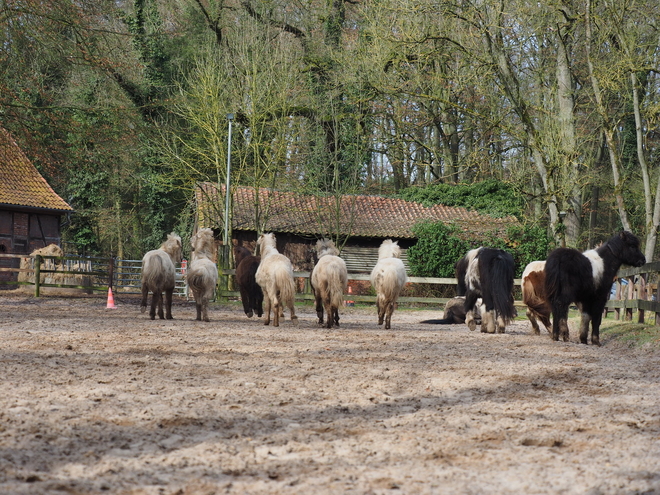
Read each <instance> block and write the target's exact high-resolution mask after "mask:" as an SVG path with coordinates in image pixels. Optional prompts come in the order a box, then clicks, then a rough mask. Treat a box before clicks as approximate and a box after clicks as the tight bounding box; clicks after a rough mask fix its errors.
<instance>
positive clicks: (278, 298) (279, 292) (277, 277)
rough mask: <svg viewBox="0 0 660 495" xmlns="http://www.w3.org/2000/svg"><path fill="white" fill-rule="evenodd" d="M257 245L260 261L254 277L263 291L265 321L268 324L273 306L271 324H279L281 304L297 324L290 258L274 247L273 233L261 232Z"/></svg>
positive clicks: (294, 288) (294, 289) (294, 287)
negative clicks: (286, 308) (287, 309)
mask: <svg viewBox="0 0 660 495" xmlns="http://www.w3.org/2000/svg"><path fill="white" fill-rule="evenodd" d="M257 247H258V248H259V250H260V253H261V263H259V268H257V273H256V274H255V279H256V281H257V283H258V284H259V286H260V287H261V290H262V291H263V293H264V305H265V308H264V312H265V313H266V321H265V322H264V325H269V324H270V309H271V306H272V308H273V326H276V327H277V326H279V325H280V312H281V310H282V307H283V306H287V307H288V308H289V310H290V311H291V321H292V322H293V324H294V325H297V324H298V317H297V316H296V313H295V310H294V308H293V300H294V297H295V294H296V286H295V283H294V281H293V266H292V265H291V260H289V258H287V257H286V256H284V255H283V254H280V253H279V252H278V251H277V248H276V247H275V235H274V234H272V233H268V234H261V235H260V236H259V239H257Z"/></svg>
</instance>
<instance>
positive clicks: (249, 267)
mask: <svg viewBox="0 0 660 495" xmlns="http://www.w3.org/2000/svg"><path fill="white" fill-rule="evenodd" d="M234 261H235V266H236V283H237V284H238V288H239V290H240V292H241V301H242V302H243V310H244V311H245V314H246V315H247V317H248V318H252V316H253V315H254V313H257V316H258V317H259V318H261V315H262V314H263V312H264V310H263V301H264V293H263V291H262V290H261V287H259V284H258V283H257V281H256V280H255V274H256V273H257V268H259V263H260V261H261V257H259V256H254V255H253V254H252V252H251V251H250V250H249V249H248V248H246V247H243V246H234Z"/></svg>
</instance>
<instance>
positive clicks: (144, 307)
mask: <svg viewBox="0 0 660 495" xmlns="http://www.w3.org/2000/svg"><path fill="white" fill-rule="evenodd" d="M148 297H149V287H147V285H146V284H142V303H141V304H140V313H144V312H145V311H146V310H147V298H148Z"/></svg>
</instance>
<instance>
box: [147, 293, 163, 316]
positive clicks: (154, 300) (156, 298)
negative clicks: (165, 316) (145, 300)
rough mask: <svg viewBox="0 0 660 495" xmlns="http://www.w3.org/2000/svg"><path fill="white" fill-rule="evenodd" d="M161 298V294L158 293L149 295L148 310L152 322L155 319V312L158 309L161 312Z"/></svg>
mask: <svg viewBox="0 0 660 495" xmlns="http://www.w3.org/2000/svg"><path fill="white" fill-rule="evenodd" d="M162 298H163V296H162V294H161V293H160V292H158V291H156V292H152V294H151V308H150V309H149V318H151V319H152V320H155V319H156V312H157V310H158V309H160V311H161V312H162V310H163V302H162Z"/></svg>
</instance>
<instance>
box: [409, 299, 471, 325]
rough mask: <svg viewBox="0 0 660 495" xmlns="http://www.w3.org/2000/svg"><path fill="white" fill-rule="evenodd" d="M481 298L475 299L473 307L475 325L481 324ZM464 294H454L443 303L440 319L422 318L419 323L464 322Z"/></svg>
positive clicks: (450, 323)
mask: <svg viewBox="0 0 660 495" xmlns="http://www.w3.org/2000/svg"><path fill="white" fill-rule="evenodd" d="M481 306H482V301H481V298H479V299H477V303H476V304H475V307H474V319H475V322H476V324H477V325H480V324H481ZM465 316H466V314H465V296H456V297H453V298H451V299H450V300H449V301H447V303H446V304H445V312H444V314H443V315H442V318H441V319H438V320H423V321H420V323H428V324H433V325H452V324H460V323H465Z"/></svg>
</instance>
